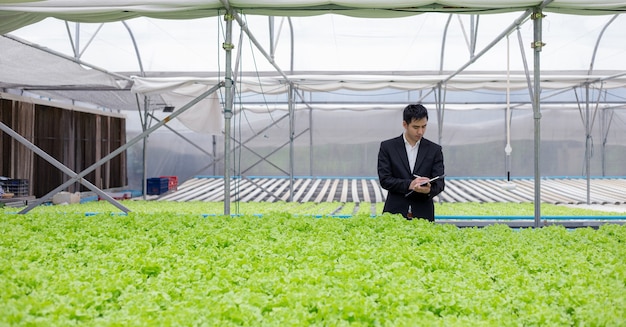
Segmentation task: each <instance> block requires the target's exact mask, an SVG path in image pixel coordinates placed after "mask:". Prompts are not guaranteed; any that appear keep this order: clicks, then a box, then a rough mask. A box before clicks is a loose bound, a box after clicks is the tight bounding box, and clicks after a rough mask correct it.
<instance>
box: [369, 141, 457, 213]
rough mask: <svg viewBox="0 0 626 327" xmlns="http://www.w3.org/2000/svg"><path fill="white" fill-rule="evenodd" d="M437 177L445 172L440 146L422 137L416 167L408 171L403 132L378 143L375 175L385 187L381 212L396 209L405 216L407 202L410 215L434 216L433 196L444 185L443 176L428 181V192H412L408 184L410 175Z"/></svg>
mask: <svg viewBox="0 0 626 327" xmlns="http://www.w3.org/2000/svg"><path fill="white" fill-rule="evenodd" d="M414 174H415V175H418V176H423V177H428V178H432V177H436V176H442V175H443V174H444V164H443V152H442V150H441V146H440V145H438V144H436V143H434V142H432V141H429V140H427V139H425V138H422V140H421V141H420V145H419V148H418V152H417V159H416V160H415V168H414V170H413V171H410V166H409V159H408V157H407V154H406V148H405V146H404V139H403V137H402V135H400V136H398V137H395V138H392V139H389V140H386V141H383V142H381V143H380V150H379V151H378V179H379V182H380V186H381V187H382V188H384V189H385V190H387V199H386V200H385V206H384V208H383V212H389V213H399V214H402V215H403V216H404V217H406V214H407V212H408V208H409V205H410V206H411V211H412V212H413V217H416V218H424V219H428V220H429V221H434V220H435V206H434V204H433V197H434V196H436V195H437V194H439V193H441V192H442V191H443V189H444V187H445V181H444V179H438V180H436V181H433V182H431V186H430V194H422V193H417V192H413V193H411V195H409V196H405V194H407V193H408V192H409V191H410V190H409V185H410V184H411V181H412V180H413V179H414V178H415V177H414V176H413V175H414Z"/></svg>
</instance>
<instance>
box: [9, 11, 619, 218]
mask: <svg viewBox="0 0 626 327" xmlns="http://www.w3.org/2000/svg"><path fill="white" fill-rule="evenodd" d="M52 2H54V1H52V0H48V1H40V2H38V3H34V4H33V3H24V4H22V3H21V1H18V2H17V3H13V4H8V5H6V4H3V5H0V17H3V23H0V32H2V33H5V32H7V31H10V29H8V30H7V28H12V29H15V28H18V27H21V26H25V25H28V24H32V23H34V22H37V21H39V20H41V19H43V18H45V17H57V18H60V19H65V20H80V17H81V15H84V14H88V13H89V10H88V9H84V8H83V9H82V10H81V11H78V12H76V11H69V13H67V14H61V13H58V12H54V11H53V10H52V11H46V10H41V8H43V7H45V6H46V5H47V4H50V3H52ZM106 2H107V1H104V3H106ZM267 2H268V6H269V7H267V8H265V7H263V5H259V4H255V7H254V8H244V7H245V5H239V6H237V5H235V6H231V2H229V1H227V0H220V1H207V4H206V5H205V6H208V7H205V8H204V9H208V8H210V9H211V10H217V12H219V11H220V10H226V15H225V17H226V21H227V33H226V42H225V43H224V45H225V46H224V50H225V52H226V68H225V78H224V81H223V82H221V83H220V84H218V85H216V86H214V87H213V88H211V90H212V91H215V90H217V89H218V88H220V87H224V88H225V89H226V100H225V106H224V119H225V126H226V128H227V129H228V130H227V131H225V133H226V135H230V130H229V126H230V119H231V118H232V115H233V76H232V48H233V45H232V20H233V19H237V20H238V22H239V24H240V25H241V26H242V28H244V29H246V33H249V31H247V27H246V26H245V24H244V23H243V22H242V21H241V19H240V18H238V17H239V16H238V14H237V11H240V10H241V11H247V13H253V14H254V13H257V14H264V13H265V14H266V15H268V16H271V15H270V13H272V12H273V13H275V14H278V15H284V16H289V15H291V14H294V15H296V14H299V15H315V14H322V13H326V12H329V11H334V12H336V13H345V14H348V15H354V16H363V17H368V13H369V15H372V13H371V12H370V11H368V10H367V9H363V6H362V5H361V6H355V7H351V5H353V4H354V5H356V4H357V3H358V1H354V2H352V1H344V2H345V3H348V4H347V5H345V6H339V5H335V4H329V5H327V6H314V7H311V8H306V6H305V5H302V7H295V8H294V7H292V5H291V4H286V5H285V7H284V8H282V7H275V6H273V7H272V5H271V3H272V1H267ZM552 2H553V1H552V0H544V1H542V2H539V3H535V4H532V5H529V4H528V2H527V1H526V2H520V3H513V4H508V5H504V6H503V5H500V6H484V7H474V8H472V7H467V6H466V5H468V3H466V2H464V1H459V2H458V6H450V5H446V6H443V5H438V4H431V3H430V2H428V3H421V2H418V1H416V4H415V6H413V7H410V8H401V9H400V10H398V8H395V7H393V6H394V5H397V4H394V3H393V2H387V3H385V6H381V7H372V8H368V9H377V10H381V9H382V11H380V12H384V13H385V15H387V16H388V17H395V16H404V15H414V14H417V13H421V12H434V11H437V12H458V13H473V12H485V13H489V12H506V11H521V10H525V11H524V14H523V15H522V16H524V17H528V16H530V17H531V19H533V29H534V38H533V42H532V47H533V49H534V52H533V53H534V56H533V64H534V70H533V82H534V83H533V85H532V88H531V87H530V82H529V91H530V92H531V97H532V103H533V114H534V127H535V176H534V177H535V226H539V223H540V218H541V215H540V202H541V201H540V199H541V198H540V177H541V174H540V171H539V162H540V158H539V141H540V134H539V132H540V121H541V107H540V92H541V79H540V73H541V61H540V60H541V56H540V53H541V49H542V47H543V46H544V45H545V44H544V43H543V42H542V41H541V38H542V24H541V22H542V18H543V17H544V16H543V10H544V9H546V8H548V6H549V5H550V4H551V3H552ZM565 2H566V1H563V2H561V3H560V5H561V6H559V5H557V6H555V7H554V8H549V9H551V10H556V11H563V12H568V13H578V14H587V13H590V14H593V13H604V14H606V13H609V12H614V13H615V12H617V13H621V12H624V11H626V7H623V6H621V4H620V3H617V2H609V4H607V5H605V6H603V5H602V4H597V6H595V7H594V6H593V5H592V4H589V5H588V7H587V5H582V6H576V5H575V4H574V3H571V4H569V3H565ZM281 3H282V2H281ZM563 3H565V4H563ZM40 4H42V5H43V6H42V7H41V8H39V9H38V7H40V6H39V5H40ZM108 5H112V4H108ZM178 5H179V6H180V7H186V6H187V7H188V8H187V9H189V8H191V7H193V6H192V5H191V4H185V3H179V4H178ZM105 7H106V5H105ZM139 7H141V6H139ZM157 7H158V6H157ZM173 7H176V5H173ZM366 7H367V6H366ZM48 9H50V8H48ZM157 12H158V11H153V12H151V11H150V10H149V9H148V10H147V11H146V12H142V10H137V11H133V10H128V11H125V14H124V15H121V16H120V14H119V13H117V12H115V14H114V13H113V12H106V10H105V11H104V12H99V13H96V12H93V13H92V15H91V16H89V19H88V21H92V22H93V21H111V20H123V19H126V18H132V17H136V16H148V17H157V18H167V17H176V18H178V19H184V18H193V17H194V16H196V15H200V16H203V17H204V16H207V12H206V11H204V12H201V11H193V10H188V11H181V12H179V13H180V14H179V15H178V16H176V14H175V12H176V11H175V10H172V11H171V12H169V11H167V10H165V11H162V12H161V13H157ZM183 12H184V14H183ZM16 13H19V14H16ZM85 17H87V16H85ZM198 17H199V16H198ZM524 19H525V18H524ZM7 26H9V27H7ZM516 26H517V25H516ZM249 35H251V33H249ZM494 42H497V41H494ZM257 47H259V49H262V47H260V46H259V45H258V44H257ZM487 50H488V49H485V50H484V51H487ZM484 51H483V52H480V53H479V55H480V54H482V53H484ZM264 55H265V56H266V58H267V54H266V53H265V52H264ZM478 57H479V56H478ZM476 58H477V57H476ZM476 58H472V59H471V60H470V61H469V62H468V63H467V64H466V65H464V66H462V67H461V68H460V69H459V70H458V71H457V72H455V73H454V74H452V75H450V76H449V77H448V78H446V79H444V80H442V81H441V82H440V83H439V84H438V90H437V92H438V93H439V96H438V97H437V99H438V101H439V102H440V104H439V105H438V106H437V110H438V114H440V113H442V112H443V102H442V96H441V93H442V90H443V89H442V87H443V86H444V85H445V82H447V81H449V80H450V79H452V78H453V77H454V76H455V75H456V74H458V73H459V72H461V71H463V70H464V69H465V68H467V67H468V66H469V65H471V64H472V63H473V61H474V60H475V59H476ZM268 59H270V58H268ZM270 63H272V65H273V66H274V67H275V68H276V69H277V71H278V72H280V73H281V74H282V75H283V76H284V77H285V78H286V80H289V79H288V77H287V76H286V75H285V74H284V73H283V72H282V70H281V69H280V67H278V65H277V64H276V63H275V62H274V61H273V60H271V61H270ZM290 83H291V82H290ZM292 86H293V85H292ZM290 92H293V88H292V89H291V90H290ZM208 94H210V93H208ZM208 94H203V96H204V97H206V96H208ZM290 94H291V93H290ZM194 101H196V102H197V101H200V99H199V98H196V99H194V100H192V102H190V103H189V104H188V105H186V106H184V108H185V109H187V108H189V107H190V106H192V105H193V103H194ZM587 103H589V98H588V97H587ZM289 105H290V107H292V106H293V97H292V96H290V104H289ZM587 107H588V105H587ZM181 109H182V108H181ZM290 110H292V109H290ZM179 112H182V110H179V111H177V112H176V113H179ZM176 113H174V114H176ZM174 114H172V115H170V116H168V118H167V119H166V120H164V121H162V122H160V123H158V124H156V125H154V126H152V127H151V128H149V129H147V130H145V131H144V132H143V133H142V134H140V135H139V136H138V137H136V138H135V139H133V140H131V141H130V142H128V143H127V145H128V146H129V145H131V144H133V143H136V142H137V141H139V140H140V139H142V138H145V137H146V136H147V135H148V134H150V133H151V132H152V131H154V130H156V129H157V128H159V127H161V126H162V125H164V124H165V123H167V121H169V120H170V119H171V118H174V116H175V115H174ZM126 147H127V146H123V147H121V148H119V149H117V150H115V151H113V152H112V153H111V154H110V155H109V156H106V157H105V158H103V159H102V160H101V161H103V160H105V161H106V160H110V159H111V158H112V157H113V156H115V155H117V154H119V153H120V152H121V151H123V150H124V149H125V148H126ZM224 148H225V154H226V153H228V151H229V149H230V138H229V137H225V144H224ZM227 161H228V159H226V160H225V165H226V169H225V170H224V171H225V176H224V179H225V182H226V183H227V184H226V185H228V183H230V176H229V169H228V167H229V164H227ZM100 164H101V163H96V164H94V165H93V166H91V167H89V168H87V169H86V170H84V171H83V172H80V173H78V174H76V176H74V177H73V178H72V179H71V180H70V181H68V182H66V183H64V184H63V185H61V186H59V187H58V188H57V189H56V190H61V189H63V188H65V187H67V186H68V185H69V184H71V183H73V182H76V181H78V180H79V179H80V178H82V177H84V176H85V175H86V174H87V173H89V172H90V171H91V170H93V169H94V168H95V166H97V165H100ZM229 189H230V188H229V187H226V188H225V190H226V192H229ZM56 190H55V191H56ZM51 193H52V192H51ZM229 199H230V197H229V194H228V193H227V194H225V201H224V214H230V202H229V201H230V200H229ZM27 209H28V208H27ZM29 210H30V209H29Z"/></svg>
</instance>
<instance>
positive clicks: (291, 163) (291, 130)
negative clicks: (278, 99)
mask: <svg viewBox="0 0 626 327" xmlns="http://www.w3.org/2000/svg"><path fill="white" fill-rule="evenodd" d="M293 93H294V88H293V84H291V83H290V84H289V202H293V192H294V189H293V176H294V173H293V170H294V161H295V159H294V153H293V151H294V147H293V141H294V134H295V123H294V121H295V119H294V118H295V117H294V116H295V110H294V107H295V105H294V101H293V98H294V95H293Z"/></svg>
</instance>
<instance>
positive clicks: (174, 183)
mask: <svg viewBox="0 0 626 327" xmlns="http://www.w3.org/2000/svg"><path fill="white" fill-rule="evenodd" d="M161 178H167V179H168V184H167V189H168V190H169V191H176V190H178V177H177V176H161Z"/></svg>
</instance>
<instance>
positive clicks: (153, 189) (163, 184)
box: [146, 177, 170, 195]
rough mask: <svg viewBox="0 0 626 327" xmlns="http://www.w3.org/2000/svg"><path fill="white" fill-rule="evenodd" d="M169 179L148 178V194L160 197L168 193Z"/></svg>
mask: <svg viewBox="0 0 626 327" xmlns="http://www.w3.org/2000/svg"><path fill="white" fill-rule="evenodd" d="M169 182H170V180H169V178H162V177H152V178H148V183H147V189H146V194H148V195H160V194H163V193H165V192H167V191H168V187H169Z"/></svg>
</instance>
